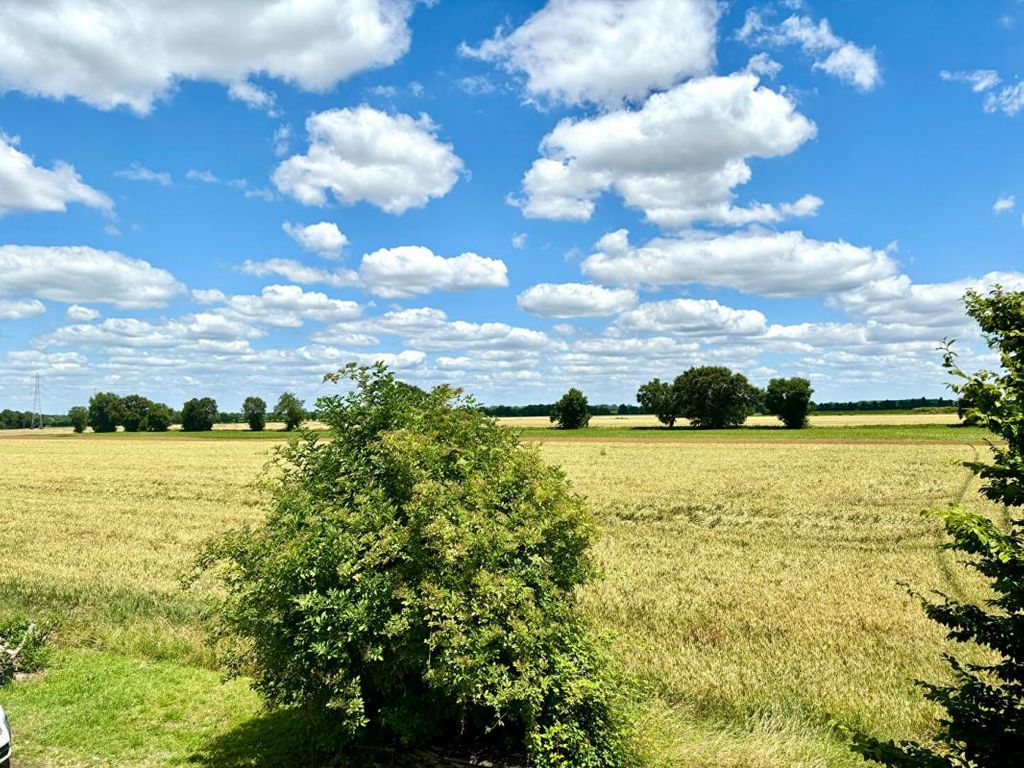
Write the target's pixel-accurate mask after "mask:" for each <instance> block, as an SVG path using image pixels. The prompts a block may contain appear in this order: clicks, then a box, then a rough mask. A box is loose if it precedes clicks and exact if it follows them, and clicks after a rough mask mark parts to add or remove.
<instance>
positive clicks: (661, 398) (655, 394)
mask: <svg viewBox="0 0 1024 768" xmlns="http://www.w3.org/2000/svg"><path fill="white" fill-rule="evenodd" d="M636 401H637V402H638V403H640V405H641V406H642V407H643V409H644V411H646V412H647V413H653V414H654V415H655V416H657V417H658V421H660V422H661V423H662V424H665V425H666V426H668V428H669V429H671V428H672V427H674V426H675V423H676V419H678V418H679V412H680V410H681V408H680V404H679V397H678V395H677V392H676V389H675V387H673V386H672V385H671V384H669V383H668V382H667V381H661V379H651V380H650V381H649V382H647V383H646V384H644V385H643V386H642V387H640V389H639V390H638V391H637V393H636ZM620 412H621V407H620Z"/></svg>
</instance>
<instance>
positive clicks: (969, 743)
mask: <svg viewBox="0 0 1024 768" xmlns="http://www.w3.org/2000/svg"><path fill="white" fill-rule="evenodd" d="M965 301H966V304H967V314H969V315H970V316H971V317H973V318H974V319H975V320H976V321H977V322H978V325H980V326H981V330H982V332H983V333H984V335H985V338H986V341H987V342H988V345H989V347H991V348H992V349H993V350H995V351H996V352H998V354H999V360H1000V363H1001V364H1002V370H1001V371H991V370H985V371H979V372H978V373H975V374H973V375H968V374H966V373H964V371H962V370H961V369H960V367H959V366H958V364H957V358H956V353H955V352H954V351H953V347H952V342H949V343H947V344H946V356H945V366H946V368H947V369H948V370H949V371H950V372H951V373H952V374H953V375H954V376H955V377H956V379H958V382H957V383H954V384H953V385H952V386H951V389H953V391H954V392H956V393H958V394H965V393H969V394H970V398H969V399H970V403H969V404H968V405H967V406H966V408H967V411H968V414H969V415H970V416H971V417H972V418H973V419H975V420H976V423H978V424H981V425H982V426H985V427H987V428H988V429H989V430H990V431H991V432H993V433H994V434H995V435H996V436H997V437H998V438H999V441H998V442H997V441H993V443H992V463H991V464H986V463H984V462H966V466H968V467H970V468H971V469H972V470H973V471H974V472H975V473H976V474H977V475H978V476H979V477H981V479H982V481H983V485H982V487H981V493H982V494H983V495H984V496H986V497H987V498H988V499H990V500H992V501H993V502H995V503H997V504H1000V505H1002V506H1003V507H1004V508H1005V509H1006V513H1007V514H1006V520H1007V522H1006V524H1005V525H1000V524H997V523H996V522H994V521H993V520H992V519H990V518H988V517H985V516H983V515H980V514H976V513H973V512H969V511H967V510H965V509H961V508H959V507H957V506H953V507H950V508H949V509H947V510H944V511H941V512H939V513H938V514H939V515H941V516H942V518H943V519H944V521H945V527H946V532H947V533H948V534H949V536H950V537H951V538H952V543H950V544H948V545H947V546H948V548H949V549H952V550H954V551H957V552H960V553H961V554H963V555H965V556H966V558H967V559H966V564H967V566H968V567H969V568H973V569H974V570H976V571H978V572H979V573H980V574H982V576H984V577H985V578H986V579H987V580H988V582H989V586H990V587H991V594H992V597H990V598H989V599H987V600H984V601H983V602H981V603H969V602H963V601H961V600H957V599H955V598H952V597H949V596H948V595H944V594H941V593H939V594H938V599H930V598H925V597H922V596H921V595H917V597H918V598H919V599H920V601H921V603H922V605H923V606H924V610H925V613H926V614H927V615H928V616H929V617H930V618H931V619H933V620H934V621H936V622H938V623H939V624H941V625H942V626H943V627H945V628H946V630H947V633H946V636H947V637H948V638H949V639H950V640H955V641H957V642H961V643H976V644H978V645H981V646H983V647H985V648H986V649H987V650H988V651H990V652H991V656H990V658H989V659H986V660H984V661H977V660H976V659H977V656H976V655H975V657H974V658H975V660H972V661H967V660H964V659H962V658H956V657H955V656H954V655H952V654H947V655H946V660H947V661H948V662H949V665H950V667H951V670H952V676H951V679H952V682H950V683H948V684H932V683H921V685H922V687H923V688H924V691H925V696H926V697H928V698H929V699H931V700H932V701H934V702H936V703H937V704H939V705H940V706H941V707H942V708H943V709H944V710H945V716H944V717H943V718H942V719H941V720H940V721H939V723H938V732H937V734H936V738H935V744H934V745H923V744H919V743H917V742H911V741H904V742H899V743H895V742H892V741H880V740H878V739H874V738H871V737H869V736H865V735H863V734H859V735H857V736H856V737H855V739H854V749H855V750H856V751H858V752H860V754H862V755H863V756H865V757H867V758H869V759H871V760H875V761H877V762H879V763H884V764H886V765H890V766H900V767H901V768H939V767H940V766H941V767H942V768H973V767H975V766H977V767H978V768H1019V766H1021V765H1024V517H1022V515H1021V513H1020V507H1021V505H1022V504H1024V292H1020V291H1004V290H1003V289H1002V288H999V287H998V286H997V287H996V288H995V289H994V290H993V291H992V292H991V293H989V294H988V295H981V294H979V293H977V292H975V291H968V293H967V295H966V298H965Z"/></svg>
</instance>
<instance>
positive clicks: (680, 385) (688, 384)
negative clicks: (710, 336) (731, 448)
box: [672, 365, 761, 429]
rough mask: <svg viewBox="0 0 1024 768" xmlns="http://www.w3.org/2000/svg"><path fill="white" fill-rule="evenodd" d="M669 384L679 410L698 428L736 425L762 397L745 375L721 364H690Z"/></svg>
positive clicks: (719, 427)
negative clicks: (695, 365)
mask: <svg viewBox="0 0 1024 768" xmlns="http://www.w3.org/2000/svg"><path fill="white" fill-rule="evenodd" d="M672 386H673V388H674V389H675V391H676V397H677V398H678V399H679V409H680V413H681V414H682V415H683V416H685V417H686V418H687V419H689V420H690V423H691V424H692V425H693V426H695V427H697V428H698V429H724V428H726V427H738V426H740V425H741V424H742V423H743V422H744V421H746V420H747V417H748V416H749V415H750V414H752V413H753V412H754V409H755V408H756V407H757V404H758V402H759V401H760V399H761V391H760V390H759V389H758V388H757V387H755V386H754V385H752V384H751V383H750V382H748V381H747V377H746V376H744V375H743V374H742V373H733V372H732V371H730V370H729V369H728V368H726V367H724V366H720V365H706V366H702V367H699V368H690V369H689V370H688V371H686V372H684V373H682V374H680V375H679V376H677V377H676V380H675V382H674V383H673V385H672Z"/></svg>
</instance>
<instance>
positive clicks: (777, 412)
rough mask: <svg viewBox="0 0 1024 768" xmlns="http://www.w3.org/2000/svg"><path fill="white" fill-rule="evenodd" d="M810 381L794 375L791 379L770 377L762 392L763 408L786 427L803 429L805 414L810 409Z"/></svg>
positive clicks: (812, 392)
mask: <svg viewBox="0 0 1024 768" xmlns="http://www.w3.org/2000/svg"><path fill="white" fill-rule="evenodd" d="M813 394H814V390H813V389H811V382H809V381H808V380H807V379H801V378H799V377H797V376H794V377H793V378H791V379H782V378H778V379H772V380H771V381H769V382H768V387H767V389H765V393H764V407H765V410H766V411H767V412H768V413H770V414H772V415H773V416H778V417H779V421H781V422H782V423H783V424H785V425H786V428H787V429H803V428H804V427H806V426H807V414H808V413H809V412H810V410H811V395H813Z"/></svg>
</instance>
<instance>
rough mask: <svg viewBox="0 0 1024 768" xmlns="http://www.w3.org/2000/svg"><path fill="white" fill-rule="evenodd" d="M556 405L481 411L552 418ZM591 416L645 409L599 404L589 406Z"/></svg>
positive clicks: (635, 413) (488, 407) (635, 412)
mask: <svg viewBox="0 0 1024 768" xmlns="http://www.w3.org/2000/svg"><path fill="white" fill-rule="evenodd" d="M554 407H555V403H535V404H532V405H485V406H482V407H481V409H480V410H482V411H483V412H484V413H486V414H487V415H488V416H497V417H510V416H550V415H551V409H552V408H554ZM589 408H590V415H591V416H624V415H633V416H639V415H641V414H643V412H644V409H643V408H642V407H640V406H639V405H629V404H627V403H620V404H619V405H615V404H614V403H597V404H595V405H591V406H589Z"/></svg>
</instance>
